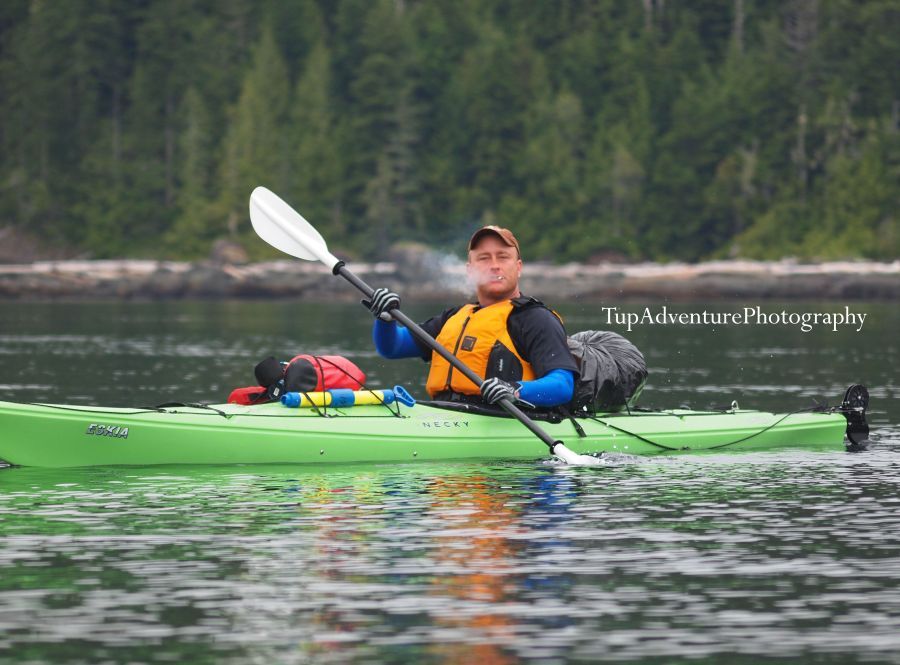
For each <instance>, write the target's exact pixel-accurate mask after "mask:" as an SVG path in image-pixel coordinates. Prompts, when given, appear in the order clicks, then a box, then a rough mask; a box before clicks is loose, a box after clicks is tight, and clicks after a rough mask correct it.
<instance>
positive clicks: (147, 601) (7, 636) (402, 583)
mask: <svg viewBox="0 0 900 665" xmlns="http://www.w3.org/2000/svg"><path fill="white" fill-rule="evenodd" d="M742 305H743V304H742ZM742 305H741V306H742ZM643 307H644V305H623V306H622V308H623V310H627V311H633V312H638V313H640V312H642V311H643ZM650 307H651V311H652V312H653V313H656V312H657V311H659V309H660V307H659V306H657V305H651V306H650ZM762 307H763V309H764V310H767V311H773V312H774V311H781V309H787V311H788V312H789V313H790V312H814V311H822V312H825V311H838V310H839V311H843V305H840V306H838V305H833V304H791V305H789V306H787V307H780V306H779V307H776V306H774V305H762ZM431 309H434V308H428V307H424V306H418V307H410V308H409V312H410V313H411V314H414V315H416V316H421V317H424V316H425V315H426V313H429V311H430V310H431ZM559 309H560V311H561V313H562V314H563V315H564V316H565V317H566V321H567V324H568V327H569V329H570V331H575V330H581V329H585V328H610V329H613V330H619V331H620V332H624V331H623V330H622V329H621V328H618V327H616V326H607V325H606V322H605V317H603V316H601V315H600V313H599V312H598V309H597V306H590V307H588V306H580V305H578V304H577V303H570V304H568V305H562V306H561V307H560V308H559ZM703 309H704V306H703V305H690V306H678V307H671V308H670V311H676V312H677V311H686V312H701V311H702V310H703ZM707 309H709V310H710V311H712V310H717V311H721V310H728V311H737V310H739V309H740V307H738V306H734V307H730V306H727V305H719V306H715V307H709V308H707ZM851 310H852V311H854V312H865V313H867V314H868V316H867V319H866V321H865V324H864V326H863V330H862V331H860V332H856V331H855V327H844V328H842V329H841V330H839V331H838V332H832V331H831V330H830V328H829V327H824V328H818V329H815V330H813V331H812V332H809V333H803V332H802V331H800V330H799V328H796V327H791V326H762V325H751V326H740V327H736V326H732V327H727V328H722V327H719V328H716V329H714V328H712V327H702V326H679V325H654V326H650V325H641V326H637V327H635V329H634V330H633V332H632V333H630V334H628V336H629V337H630V338H631V339H632V340H633V341H634V342H636V343H637V344H638V345H639V346H640V347H641V348H642V349H643V350H644V351H645V354H646V356H647V358H648V361H649V363H650V365H651V381H650V383H649V385H648V388H647V390H646V391H645V394H644V398H643V399H642V402H643V403H645V404H649V405H654V406H673V405H680V404H685V403H686V404H690V405H691V406H694V407H706V406H710V405H724V404H730V403H731V400H733V399H737V400H738V401H739V402H740V404H741V406H744V407H751V406H756V407H760V408H766V409H779V410H790V409H794V408H799V407H803V406H806V405H809V404H811V403H812V401H813V400H814V399H818V400H820V401H826V402H829V403H837V402H838V401H839V400H840V396H841V394H842V392H843V389H844V388H845V387H846V385H848V384H850V383H852V382H864V383H866V384H867V385H868V386H869V388H870V392H871V394H872V413H871V414H870V422H871V424H872V426H873V437H872V438H873V440H874V445H873V447H872V449H871V450H870V451H867V452H865V453H860V454H844V453H816V454H804V453H799V452H790V451H787V452H780V453H768V454H755V455H740V454H732V455H720V456H696V457H683V458H654V459H633V458H621V459H619V460H617V463H616V464H614V465H612V466H608V467H603V468H600V469H596V468H594V469H589V468H567V467H560V466H555V465H549V464H546V463H542V462H540V461H537V462H535V463H516V464H511V463H510V464H475V463H467V464H449V463H448V464H414V463H413V464H406V465H391V466H387V465H382V466H379V465H369V466H358V467H353V466H331V467H329V466H318V467H305V468H304V467H289V466H272V467H231V468H209V467H171V468H169V467H156V468H98V469H76V470H71V469H69V470H42V469H23V468H5V469H2V468H0V662H2V663H4V664H5V663H17V664H18V663H47V662H53V663H149V662H153V663H306V662H316V663H344V662H367V663H379V662H416V663H420V662H421V663H459V662H471V663H517V662H540V663H558V662H597V661H604V662H623V661H624V662H642V663H673V662H678V663H759V662H784V663H788V662H790V663H847V662H873V663H875V662H878V663H900V408H898V402H897V396H898V394H900V384H898V378H897V370H896V368H897V366H898V361H900V352H898V342H897V341H896V339H897V337H896V330H897V329H898V328H900V312H898V310H897V308H896V307H894V306H890V305H875V304H854V305H852V306H851ZM368 334H369V320H368V319H367V316H366V314H365V313H364V312H363V311H362V310H361V309H360V308H359V307H358V306H351V305H310V304H301V303H277V304H273V303H166V304H128V305H119V304H92V305H75V304H56V305H50V304H41V305H29V304H10V303H2V304H0V399H7V400H15V401H55V402H68V403H79V404H89V403H101V404H118V405H144V404H156V403H160V402H164V401H172V400H181V401H189V400H190V401H192V400H203V399H207V400H208V399H224V397H225V396H226V395H227V393H228V392H229V390H230V389H231V388H232V387H235V386H239V385H248V384H250V383H252V368H253V365H254V364H255V362H256V361H257V360H259V359H261V358H262V357H264V356H266V355H269V354H273V353H274V354H275V355H276V356H279V357H284V358H287V357H289V356H290V355H292V354H294V353H299V352H314V353H343V354H346V355H348V356H350V357H351V358H352V359H353V360H355V361H356V362H357V363H358V364H360V365H361V366H362V367H363V368H364V369H365V370H366V371H367V372H368V373H369V375H370V383H371V385H373V386H378V385H385V386H386V385H392V384H394V383H398V382H400V383H404V384H405V385H407V386H408V387H410V388H412V389H414V392H416V393H418V394H420V395H421V394H422V390H421V383H422V379H423V378H424V372H425V365H424V364H422V363H421V362H418V361H412V360H410V361H403V362H394V363H387V362H384V361H381V360H380V359H378V358H377V357H376V356H375V355H374V354H373V353H372V352H371V350H370V342H369V340H368Z"/></svg>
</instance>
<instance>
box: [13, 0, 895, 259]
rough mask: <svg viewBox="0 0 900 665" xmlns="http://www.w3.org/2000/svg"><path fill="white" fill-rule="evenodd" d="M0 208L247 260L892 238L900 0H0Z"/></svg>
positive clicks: (786, 249) (858, 252)
mask: <svg viewBox="0 0 900 665" xmlns="http://www.w3.org/2000/svg"><path fill="white" fill-rule="evenodd" d="M0 119H2V123H0V226H12V227H15V228H17V229H20V230H22V231H24V232H28V233H31V234H34V235H35V236H37V237H39V238H42V239H44V240H45V241H47V242H51V243H54V244H57V245H60V246H65V247H73V248H78V249H79V251H82V252H83V253H84V254H85V255H88V256H91V257H94V258H104V257H142V258H150V257H155V258H186V259H191V258H203V257H206V256H207V255H208V254H209V251H210V247H211V245H212V243H213V242H214V241H216V240H218V239H223V238H225V239H232V240H234V241H236V242H239V243H241V244H242V245H243V246H244V247H245V248H247V250H248V251H249V252H250V255H251V257H252V258H257V259H258V258H265V257H269V256H272V255H273V250H271V249H270V248H268V247H267V246H266V245H264V243H262V242H260V241H259V240H258V239H256V237H255V236H254V235H253V231H252V228H251V226H250V223H249V217H248V212H247V202H248V198H249V195H250V192H251V191H252V189H253V188H254V187H255V186H257V185H265V186H267V187H269V188H270V189H272V190H273V191H275V192H276V193H278V194H280V195H281V196H282V197H283V198H285V200H287V201H288V202H289V203H291V204H292V205H293V206H294V207H295V208H297V209H298V210H299V211H300V212H302V213H303V214H304V216H306V217H307V219H309V220H310V221H311V222H312V223H313V224H314V225H315V226H316V227H317V228H319V229H320V231H322V233H323V235H324V236H325V237H326V239H327V240H328V242H329V245H330V247H331V248H332V250H333V251H335V252H341V253H343V255H345V256H349V257H352V258H357V259H375V258H380V257H382V256H384V255H385V252H386V250H387V248H388V247H389V246H390V245H391V244H393V243H397V242H402V241H416V242H422V243H426V244H428V245H430V246H432V247H435V248H439V249H443V250H449V251H454V252H457V253H459V252H461V251H462V250H463V248H464V244H465V240H466V238H467V237H468V235H469V234H470V233H471V232H472V231H473V230H474V229H475V228H477V227H478V226H480V225H482V224H486V223H497V224H501V225H503V226H508V227H510V228H511V229H513V231H515V233H516V234H517V235H518V237H519V240H520V242H521V243H522V246H523V250H524V253H525V259H526V260H534V259H544V260H551V261H591V260H600V259H603V258H616V259H625V260H648V259H649V260H659V261H669V260H686V261H695V260H700V259H709V258H728V257H747V258H765V259H773V258H780V257H786V256H793V257H797V258H799V259H802V260H824V259H839V258H870V259H878V260H892V259H895V258H897V257H900V228H898V226H900V223H898V209H900V205H898V204H900V0H866V1H860V0H268V1H261V0H131V1H127V0H4V1H3V2H2V3H0Z"/></svg>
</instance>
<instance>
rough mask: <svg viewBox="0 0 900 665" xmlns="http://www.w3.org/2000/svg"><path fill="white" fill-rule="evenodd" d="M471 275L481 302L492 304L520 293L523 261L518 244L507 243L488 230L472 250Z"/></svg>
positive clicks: (469, 269) (468, 270)
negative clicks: (511, 245) (517, 248)
mask: <svg viewBox="0 0 900 665" xmlns="http://www.w3.org/2000/svg"><path fill="white" fill-rule="evenodd" d="M466 270H467V272H468V275H469V279H470V280H472V281H473V282H474V283H475V291H476V293H477V294H478V302H479V303H480V304H481V305H492V304H494V303H497V302H500V301H502V300H507V299H509V298H515V297H516V296H518V295H519V276H520V275H521V274H522V261H521V259H519V254H518V252H516V248H515V247H510V246H509V245H507V244H505V243H504V242H503V241H502V240H500V238H499V237H497V236H496V235H494V234H493V233H488V234H485V235H484V237H482V238H481V240H479V242H478V244H477V245H476V246H475V248H474V249H471V250H469V262H468V263H467V264H466Z"/></svg>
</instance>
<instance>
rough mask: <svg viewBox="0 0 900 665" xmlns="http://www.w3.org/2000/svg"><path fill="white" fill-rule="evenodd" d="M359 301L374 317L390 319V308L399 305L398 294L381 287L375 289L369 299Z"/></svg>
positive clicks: (383, 319)
mask: <svg viewBox="0 0 900 665" xmlns="http://www.w3.org/2000/svg"><path fill="white" fill-rule="evenodd" d="M360 302H361V303H362V304H363V307H365V308H366V309H368V310H369V311H370V312H372V315H373V316H374V317H375V318H376V319H381V320H382V321H390V320H391V310H392V309H397V308H399V307H400V296H398V295H397V294H396V293H394V292H393V291H388V290H387V289H386V288H384V287H382V288H380V289H375V291H374V292H373V293H372V298H371V300H361V301H360Z"/></svg>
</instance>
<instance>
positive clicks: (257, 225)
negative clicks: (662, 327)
mask: <svg viewBox="0 0 900 665" xmlns="http://www.w3.org/2000/svg"><path fill="white" fill-rule="evenodd" d="M250 221H251V222H252V223H253V229H254V230H255V231H256V233H257V235H259V237H260V238H262V239H263V240H265V241H266V242H267V243H269V244H270V245H272V247H275V248H276V249H279V250H281V251H282V252H284V253H285V254H289V255H291V256H296V257H297V258H298V259H305V260H307V261H313V260H315V261H320V262H322V263H324V264H325V265H326V266H328V268H329V269H330V270H331V272H332V274H334V275H340V276H341V277H343V278H344V279H346V280H347V281H348V282H350V283H351V284H353V286H355V287H356V288H357V289H359V290H360V291H361V292H362V293H363V295H365V296H366V297H367V298H371V297H372V293H373V292H374V289H372V287H371V286H369V285H368V284H366V283H365V282H364V281H362V280H361V279H360V278H359V277H357V276H356V275H355V274H353V272H351V271H350V269H349V268H347V266H346V265H344V262H343V261H341V260H340V259H338V258H337V257H335V256H334V255H333V254H332V253H331V252H329V251H328V246H327V245H326V244H325V239H324V238H322V235H321V234H320V233H319V232H318V231H316V229H315V228H313V226H312V224H310V223H309V222H307V221H306V220H305V219H304V218H303V217H302V216H301V215H300V213H298V212H297V211H296V210H294V209H293V208H291V206H289V205H288V204H287V203H285V202H284V201H282V200H281V199H280V198H279V197H278V196H276V195H275V194H273V193H272V192H270V191H269V190H268V189H266V188H265V187H257V188H256V189H254V190H253V194H251V196H250ZM391 316H392V317H394V320H395V321H397V322H399V323H400V324H401V325H403V326H406V327H407V328H408V329H409V331H410V332H411V333H412V334H413V335H415V336H416V337H417V338H418V339H419V340H420V341H422V342H423V343H424V344H426V345H428V346H429V347H430V348H431V349H432V350H433V351H435V352H436V353H438V354H439V355H440V356H442V357H443V358H444V359H445V360H446V361H447V362H449V363H450V364H451V365H453V367H455V368H456V369H457V370H458V371H460V372H462V373H463V375H464V376H465V377H466V378H468V379H469V380H470V381H471V382H472V383H474V384H475V385H476V386H480V385H481V384H482V380H481V377H480V376H478V375H477V374H476V373H475V372H473V371H472V370H471V369H469V368H468V367H467V366H466V365H464V364H463V363H462V361H460V360H459V358H457V357H456V356H454V355H453V354H452V353H450V351H448V350H447V349H445V348H444V347H443V346H441V345H440V344H438V343H437V341H435V339H434V338H433V337H432V336H431V335H429V334H428V333H427V332H425V331H424V330H423V329H422V328H420V327H419V326H418V325H417V324H416V323H415V322H414V321H413V320H412V319H410V318H409V317H408V316H406V315H405V314H404V313H403V312H401V311H400V310H399V309H394V310H391ZM499 404H500V406H501V407H503V409H504V410H505V411H506V412H507V413H508V414H509V415H511V416H512V417H513V418H515V419H516V420H518V421H519V422H521V423H522V424H523V425H525V427H527V428H528V429H529V430H531V432H532V433H533V434H534V435H535V436H537V437H538V438H539V439H540V440H541V441H543V442H544V443H545V444H547V447H548V448H550V453H551V454H553V455H556V456H557V457H558V458H560V459H561V460H563V461H565V462H567V463H568V464H586V465H592V464H599V463H600V461H599V460H598V459H597V458H596V457H592V456H590V455H579V454H578V453H576V452H574V451H572V450H570V449H569V448H567V447H566V445H565V444H564V443H563V442H562V441H556V440H554V439H553V438H552V437H551V436H550V435H549V434H547V433H546V432H545V431H544V430H543V429H542V428H541V427H539V426H538V425H537V423H535V422H534V421H533V420H532V419H531V418H529V417H528V416H527V415H525V414H524V413H522V411H521V410H520V409H519V408H518V407H517V406H516V405H515V404H513V403H512V401H511V400H509V399H503V400H500V402H499Z"/></svg>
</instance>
